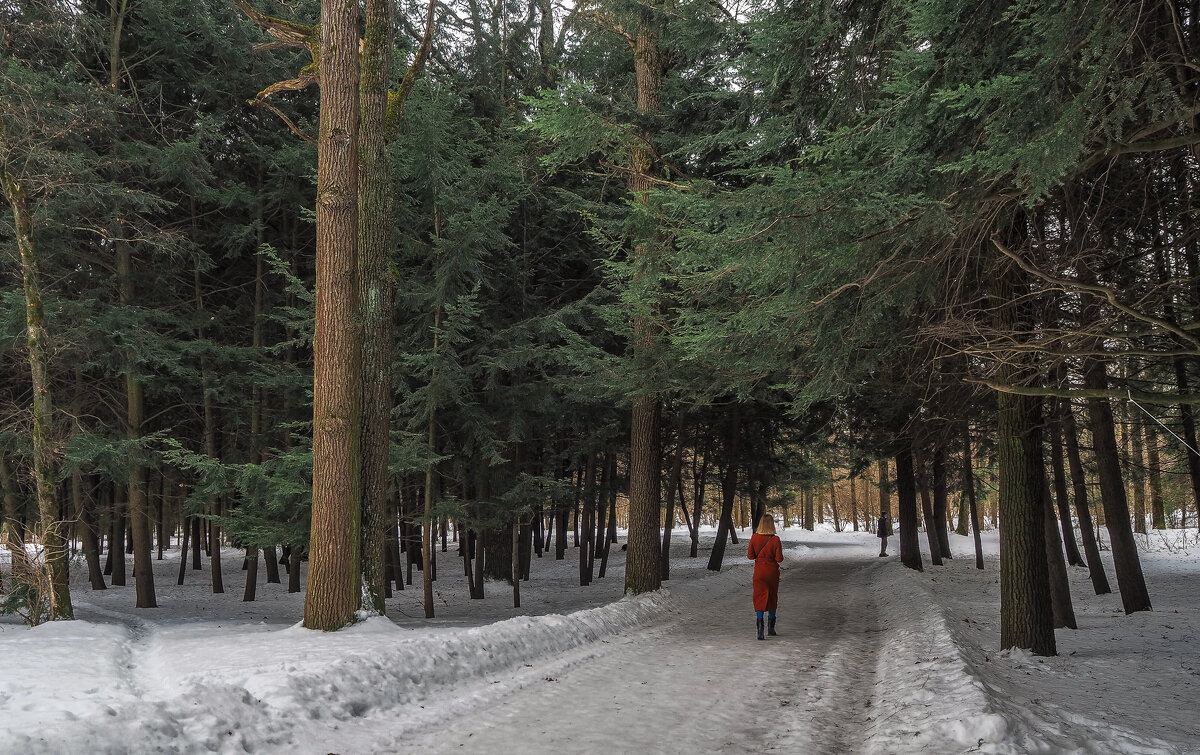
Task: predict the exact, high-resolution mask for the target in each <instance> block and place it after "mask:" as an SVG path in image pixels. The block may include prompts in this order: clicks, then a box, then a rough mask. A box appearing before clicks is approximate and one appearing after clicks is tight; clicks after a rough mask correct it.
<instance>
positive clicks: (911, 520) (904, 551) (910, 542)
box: [896, 438, 924, 571]
mask: <svg viewBox="0 0 1200 755" xmlns="http://www.w3.org/2000/svg"><path fill="white" fill-rule="evenodd" d="M913 474H914V473H913V456H912V441H911V440H909V439H907V438H901V439H900V449H899V450H898V451H896V501H897V506H898V508H899V513H900V563H902V564H904V565H905V566H907V567H908V568H910V569H916V570H917V571H924V566H923V565H922V564H921V539H920V537H919V536H918V534H917V483H916V478H915V477H914V476H913Z"/></svg>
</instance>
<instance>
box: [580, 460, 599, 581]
mask: <svg viewBox="0 0 1200 755" xmlns="http://www.w3.org/2000/svg"><path fill="white" fill-rule="evenodd" d="M580 517H581V521H582V523H581V524H580V526H579V531H580V542H579V586H580V587H586V586H588V585H590V584H591V583H592V573H593V572H592V569H593V566H592V554H593V552H594V549H595V537H596V528H595V525H594V520H595V518H596V454H595V452H594V451H589V452H588V454H587V457H586V459H585V460H584V465H583V509H582V511H581V514H580Z"/></svg>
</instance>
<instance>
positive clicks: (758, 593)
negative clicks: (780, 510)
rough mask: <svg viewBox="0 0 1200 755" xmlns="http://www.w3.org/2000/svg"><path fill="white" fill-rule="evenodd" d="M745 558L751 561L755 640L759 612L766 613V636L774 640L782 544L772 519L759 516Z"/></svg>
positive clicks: (760, 630)
mask: <svg viewBox="0 0 1200 755" xmlns="http://www.w3.org/2000/svg"><path fill="white" fill-rule="evenodd" d="M746 558H748V559H750V560H751V561H753V562H754V613H755V615H756V617H757V618H758V639H760V640H761V639H763V612H766V614H767V634H769V635H771V636H772V637H774V636H775V608H776V607H777V606H778V605H779V562H780V561H783V544H782V543H781V542H779V538H778V537H776V536H775V519H774V518H773V517H772V516H771V515H770V514H763V515H762V518H760V519H759V520H758V529H757V530H755V531H754V535H753V537H751V538H750V548H749V550H747V551H746Z"/></svg>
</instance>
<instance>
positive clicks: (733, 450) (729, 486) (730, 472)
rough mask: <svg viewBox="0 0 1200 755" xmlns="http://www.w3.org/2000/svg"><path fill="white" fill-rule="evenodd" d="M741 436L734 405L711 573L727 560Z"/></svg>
mask: <svg viewBox="0 0 1200 755" xmlns="http://www.w3.org/2000/svg"><path fill="white" fill-rule="evenodd" d="M740 436H741V412H740V411H739V408H738V405H737V404H734V405H733V407H732V408H731V409H730V415H729V435H728V439H727V441H726V444H725V453H726V460H725V476H724V477H723V478H722V479H721V516H720V521H719V522H718V523H717V539H716V541H715V542H713V547H712V552H710V553H709V556H708V568H709V570H710V571H721V562H722V561H724V559H725V540H726V538H727V537H728V534H729V531H730V530H731V529H732V528H733V499H734V496H736V495H737V470H738V462H739V459H738V440H739V438H740Z"/></svg>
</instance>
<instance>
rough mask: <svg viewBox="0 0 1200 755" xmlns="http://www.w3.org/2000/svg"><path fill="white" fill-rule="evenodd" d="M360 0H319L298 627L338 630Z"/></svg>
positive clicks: (351, 396)
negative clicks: (312, 319) (309, 467)
mask: <svg viewBox="0 0 1200 755" xmlns="http://www.w3.org/2000/svg"><path fill="white" fill-rule="evenodd" d="M358 25H359V13H358V2H357V0H322V3H321V25H320V33H321V48H320V50H321V51H320V66H319V67H320V86H321V110H320V119H321V125H320V131H319V134H318V137H317V203H316V206H317V212H316V215H317V258H316V268H317V276H316V277H317V281H316V290H317V297H316V299H317V301H316V305H317V313H316V329H315V332H314V336H313V362H314V365H313V493H312V533H311V537H310V539H309V562H308V569H309V571H308V590H307V592H306V593H305V599H304V626H306V627H308V628H309V629H321V630H327V631H328V630H335V629H340V628H341V627H343V626H345V625H347V624H349V623H350V622H352V621H353V620H354V612H355V611H356V610H357V609H358V607H359V604H360V595H361V591H360V581H361V578H362V577H361V575H362V569H361V566H360V564H361V554H360V549H361V547H362V534H361V521H362V520H361V506H360V504H361V478H360V464H359V461H360V454H359V440H360V439H359V432H360V421H359V420H360V410H361V407H360V402H359V398H360V396H359V393H360V390H361V373H360V367H361V350H360V341H359V333H358V328H357V325H356V323H355V319H356V318H355V313H356V311H357V308H356V307H355V304H356V303H357V301H358V295H357V291H356V285H355V276H356V271H357V266H358V201H357V195H358V118H359V112H358V108H359V102H358V79H359V65H358V63H359V61H358Z"/></svg>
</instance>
